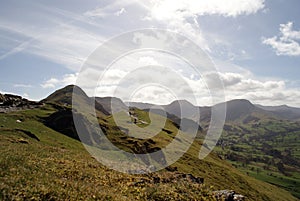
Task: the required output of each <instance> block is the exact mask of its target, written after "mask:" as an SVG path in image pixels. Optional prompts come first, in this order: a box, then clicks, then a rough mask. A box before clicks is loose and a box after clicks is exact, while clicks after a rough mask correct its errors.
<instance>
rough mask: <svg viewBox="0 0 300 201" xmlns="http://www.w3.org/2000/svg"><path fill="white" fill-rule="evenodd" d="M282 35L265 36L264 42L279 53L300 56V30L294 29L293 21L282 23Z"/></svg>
mask: <svg viewBox="0 0 300 201" xmlns="http://www.w3.org/2000/svg"><path fill="white" fill-rule="evenodd" d="M279 30H280V36H279V37H278V36H274V37H271V38H263V40H262V43H263V44H266V45H270V46H271V47H272V48H273V49H274V50H275V52H276V54H277V55H287V56H300V44H299V40H300V31H295V30H293V22H288V23H286V24H280V28H279Z"/></svg>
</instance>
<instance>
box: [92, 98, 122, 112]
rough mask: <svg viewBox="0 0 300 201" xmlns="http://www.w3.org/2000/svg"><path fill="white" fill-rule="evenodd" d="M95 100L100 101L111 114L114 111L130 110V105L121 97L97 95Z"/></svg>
mask: <svg viewBox="0 0 300 201" xmlns="http://www.w3.org/2000/svg"><path fill="white" fill-rule="evenodd" d="M95 100H96V102H98V103H100V104H101V105H102V106H103V107H104V109H105V110H106V111H107V112H108V113H109V114H112V113H113V112H120V111H128V107H127V106H126V105H125V104H124V103H123V101H122V100H121V99H119V98H115V97H104V98H101V97H96V98H95Z"/></svg>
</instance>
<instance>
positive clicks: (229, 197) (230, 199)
mask: <svg viewBox="0 0 300 201" xmlns="http://www.w3.org/2000/svg"><path fill="white" fill-rule="evenodd" d="M214 195H215V198H216V199H217V200H220V201H221V200H222V201H223V200H225V201H244V200H245V196H243V195H239V194H235V192H234V191H233V190H219V191H214Z"/></svg>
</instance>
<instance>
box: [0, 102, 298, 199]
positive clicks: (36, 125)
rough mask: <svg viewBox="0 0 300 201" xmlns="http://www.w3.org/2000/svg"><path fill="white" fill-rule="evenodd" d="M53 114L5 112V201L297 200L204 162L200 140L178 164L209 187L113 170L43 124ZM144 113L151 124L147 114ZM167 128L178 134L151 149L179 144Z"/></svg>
mask: <svg viewBox="0 0 300 201" xmlns="http://www.w3.org/2000/svg"><path fill="white" fill-rule="evenodd" d="M53 112H55V109H54V108H53V107H52V106H50V105H46V106H45V107H44V108H41V109H34V110H26V111H20V112H13V113H9V114H0V145H1V150H0V178H1V182H0V199H1V200H214V198H213V195H212V191H213V190H220V189H233V190H235V191H236V192H237V193H240V194H243V195H245V196H246V197H247V200H296V198H294V197H293V196H291V195H290V194H289V193H288V192H286V191H284V190H282V189H279V188H277V187H275V186H273V185H270V184H267V183H264V182H261V181H257V180H256V179H254V178H252V177H249V176H247V175H245V174H244V173H242V172H240V171H238V170H237V169H235V168H234V167H233V166H232V165H230V164H228V163H226V161H224V160H221V159H219V158H218V157H217V155H215V154H211V155H209V157H207V158H206V159H205V160H199V159H198V158H197V157H198V153H199V149H200V147H201V143H202V142H201V141H199V140H197V141H195V142H194V143H193V144H192V146H191V148H190V149H189V151H188V152H187V153H186V154H184V155H183V157H182V158H181V159H180V160H179V161H177V162H176V163H174V164H173V165H172V166H173V167H177V169H178V171H179V172H184V173H191V174H193V175H195V176H199V177H203V178H204V180H205V185H201V184H196V183H191V182H188V181H181V180H180V181H178V182H165V183H153V182H147V181H151V179H152V178H153V177H160V178H168V177H170V175H171V174H173V173H171V172H166V171H165V170H162V171H160V172H157V173H152V174H148V175H129V174H123V173H119V172H116V171H113V170H110V169H108V168H106V167H105V166H103V165H101V164H100V163H99V162H97V161H96V160H95V159H94V158H93V157H91V155H90V154H89V153H88V152H87V151H86V150H85V149H84V147H83V145H82V144H81V143H80V142H78V141H76V140H74V139H72V138H69V137H67V136H65V135H63V134H61V133H58V132H56V131H54V130H52V129H50V128H48V127H46V126H45V125H44V124H43V123H42V119H43V118H45V117H47V116H48V115H50V114H51V113H53ZM136 112H137V113H139V111H136ZM139 115H140V116H139V118H141V119H144V120H145V121H147V119H146V118H147V117H146V116H143V115H146V114H145V113H141V114H139ZM154 118H155V119H157V120H158V119H159V117H158V116H154ZM17 120H21V121H22V122H21V123H17V122H16V121H17ZM99 121H100V122H101V123H103V124H104V123H106V124H107V125H108V133H107V136H108V137H109V138H110V139H114V140H115V141H114V143H116V144H117V145H119V146H120V147H122V148H124V149H127V150H131V151H132V149H133V148H134V147H132V144H131V143H129V141H128V139H127V138H121V137H122V135H124V134H122V132H120V131H119V130H118V129H116V127H114V125H113V122H112V121H113V120H112V118H111V117H106V118H105V119H101V118H100V119H99ZM154 121H155V120H154ZM123 126H125V125H123ZM133 128H134V129H136V127H133ZM164 128H165V129H168V130H170V131H172V132H173V133H171V134H168V133H166V132H164V131H162V132H159V133H158V134H157V135H156V136H155V137H154V138H153V141H154V142H155V143H154V144H153V145H151V146H158V147H163V146H166V144H167V143H168V142H170V141H172V140H173V135H175V134H176V133H177V129H176V127H174V125H173V124H172V123H171V122H170V121H167V123H166V124H165V127H164ZM153 129H155V125H154V128H153ZM24 131H28V132H30V133H31V134H33V135H35V136H36V137H37V138H38V139H39V141H38V140H36V139H34V138H32V137H29V136H28V135H27V134H26V133H25V132H24ZM123 137H124V136H123ZM137 140H138V139H137ZM142 142H144V140H140V141H139V143H142ZM141 180H142V181H143V182H139V181H141ZM145 181H146V182H145ZM137 183H138V184H137Z"/></svg>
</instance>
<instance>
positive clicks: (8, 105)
mask: <svg viewBox="0 0 300 201" xmlns="http://www.w3.org/2000/svg"><path fill="white" fill-rule="evenodd" d="M40 105H41V104H40V103H38V102H34V101H29V100H27V99H25V98H22V97H21V96H17V95H12V94H0V112H10V111H15V110H22V109H32V108H35V107H38V106H40Z"/></svg>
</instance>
